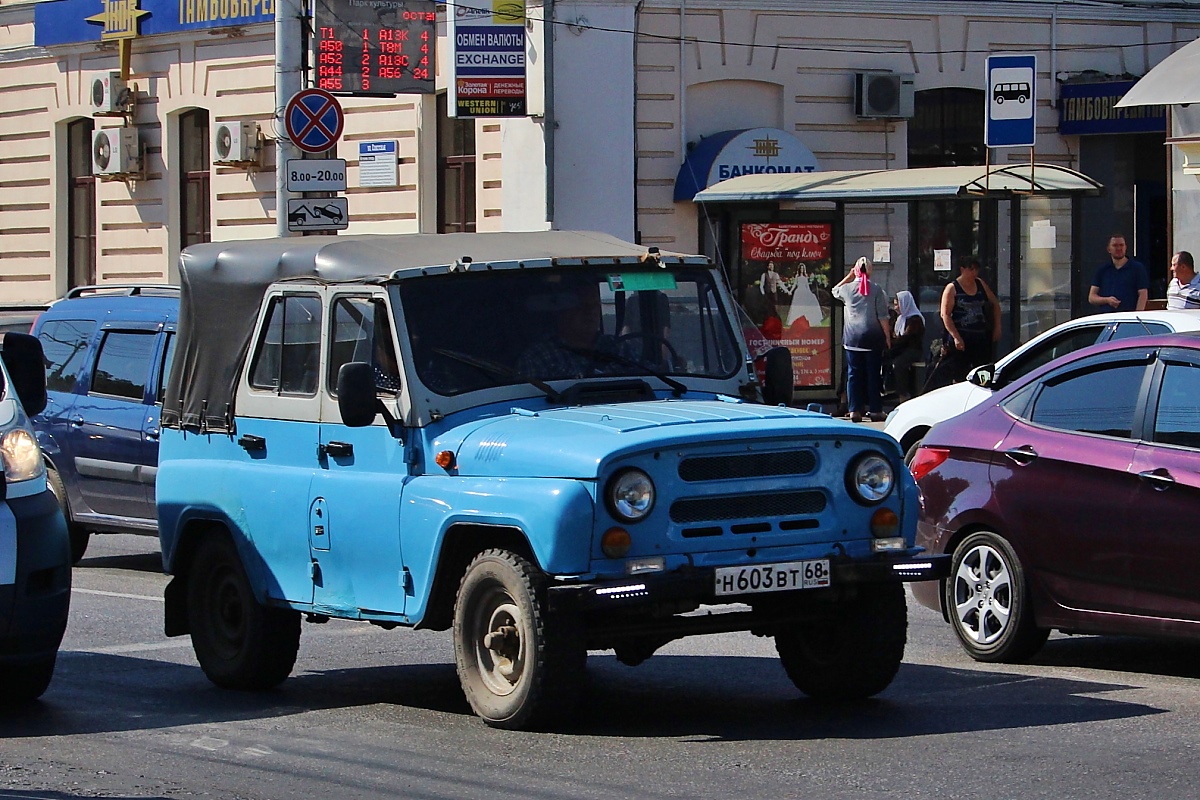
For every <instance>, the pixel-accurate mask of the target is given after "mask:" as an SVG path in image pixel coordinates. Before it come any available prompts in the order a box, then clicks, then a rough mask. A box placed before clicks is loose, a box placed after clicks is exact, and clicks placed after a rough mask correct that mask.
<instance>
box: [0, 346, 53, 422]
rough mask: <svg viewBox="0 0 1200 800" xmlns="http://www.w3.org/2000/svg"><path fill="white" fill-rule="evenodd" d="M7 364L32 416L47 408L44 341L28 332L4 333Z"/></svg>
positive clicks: (10, 374) (14, 383)
mask: <svg viewBox="0 0 1200 800" xmlns="http://www.w3.org/2000/svg"><path fill="white" fill-rule="evenodd" d="M3 358H4V366H5V367H6V368H7V369H8V374H9V377H11V378H12V382H13V388H14V389H15V390H16V392H17V398H18V399H19V400H20V401H21V406H22V407H24V409H25V413H26V414H28V415H29V416H31V417H32V416H34V415H36V414H40V413H42V412H43V411H44V410H45V409H46V357H45V356H44V355H43V354H42V343H41V342H39V341H38V339H37V337H36V336H30V335H29V334H28V333H15V332H13V331H9V332H8V333H5V334H4V352H3Z"/></svg>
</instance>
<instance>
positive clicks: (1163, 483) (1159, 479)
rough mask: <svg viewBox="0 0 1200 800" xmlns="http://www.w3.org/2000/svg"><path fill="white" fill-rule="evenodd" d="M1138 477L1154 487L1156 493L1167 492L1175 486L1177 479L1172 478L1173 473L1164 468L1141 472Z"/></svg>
mask: <svg viewBox="0 0 1200 800" xmlns="http://www.w3.org/2000/svg"><path fill="white" fill-rule="evenodd" d="M1138 477H1139V478H1141V479H1142V480H1144V481H1145V482H1146V483H1148V484H1150V485H1151V486H1153V487H1154V491H1156V492H1165V491H1166V490H1167V489H1170V488H1171V487H1172V486H1174V485H1175V479H1174V478H1172V477H1171V473H1169V472H1167V471H1166V470H1165V469H1163V468H1162V467H1159V468H1158V469H1148V470H1146V471H1145V472H1139V473H1138Z"/></svg>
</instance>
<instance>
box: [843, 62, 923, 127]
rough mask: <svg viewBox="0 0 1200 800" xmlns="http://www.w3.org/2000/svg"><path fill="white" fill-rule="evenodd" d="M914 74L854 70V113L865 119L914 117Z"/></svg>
mask: <svg viewBox="0 0 1200 800" xmlns="http://www.w3.org/2000/svg"><path fill="white" fill-rule="evenodd" d="M915 81H916V76H914V75H899V74H896V73H893V72H856V73H854V113H855V114H856V115H858V116H859V117H862V118H865V119H872V118H874V119H909V118H911V117H912V116H913V97H914V94H915V88H914V87H915Z"/></svg>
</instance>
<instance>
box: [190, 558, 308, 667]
mask: <svg viewBox="0 0 1200 800" xmlns="http://www.w3.org/2000/svg"><path fill="white" fill-rule="evenodd" d="M187 594H188V623H189V625H190V627H191V631H192V648H193V649H194V650H195V651H196V659H197V660H198V661H199V662H200V668H201V669H203V670H204V674H205V675H207V676H208V679H209V680H210V681H212V682H213V683H215V684H216V685H217V686H221V687H223V688H226V689H250V690H253V689H269V688H270V687H272V686H275V685H276V684H278V683H280V682H281V681H283V679H284V678H286V677H287V676H288V674H289V673H291V671H292V667H293V665H295V663H296V651H297V650H298V649H299V647H300V614H299V613H298V612H296V611H292V610H290V609H283V608H268V607H267V606H264V605H261V604H260V603H259V602H258V601H257V600H256V599H255V597H254V590H253V589H252V588H251V586H250V581H249V580H248V579H247V578H246V571H245V569H243V567H242V562H241V559H240V558H238V553H237V548H235V547H234V545H233V542H232V541H230V540H229V539H228V538H226V537H225V536H217V535H210V536H207V537H206V538H205V539H204V541H202V542H201V543H200V547H199V551H198V552H197V553H196V560H195V562H194V564H193V567H192V570H191V574H190V575H189V576H188V589H187Z"/></svg>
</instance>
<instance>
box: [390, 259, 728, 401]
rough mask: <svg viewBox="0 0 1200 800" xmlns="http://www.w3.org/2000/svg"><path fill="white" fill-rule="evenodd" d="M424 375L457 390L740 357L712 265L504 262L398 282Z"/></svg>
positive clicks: (650, 371)
mask: <svg viewBox="0 0 1200 800" xmlns="http://www.w3.org/2000/svg"><path fill="white" fill-rule="evenodd" d="M395 291H396V292H397V293H398V295H399V299H400V304H401V306H402V307H403V310H404V319H405V323H406V324H407V326H408V340H409V341H410V342H411V345H412V351H413V353H412V354H413V361H414V363H415V365H416V369H417V374H418V377H419V378H420V380H421V382H422V383H423V384H425V386H427V387H428V388H429V389H431V390H433V391H435V392H437V393H439V394H442V395H446V396H452V395H457V394H462V393H464V392H470V391H475V390H478V389H484V388H488V387H492V386H500V385H508V384H517V383H532V384H534V385H535V386H536V385H538V384H539V383H543V384H544V383H545V382H546V381H557V380H581V379H587V378H610V377H624V378H634V377H648V376H658V377H659V378H660V379H662V380H663V381H664V382H666V383H667V384H668V386H670V387H671V388H675V387H677V386H678V385H679V384H678V383H677V381H679V380H680V379H686V378H687V377H705V378H728V377H730V376H732V375H733V374H734V373H736V372H737V371H738V370H739V369H740V368H741V367H742V364H741V356H740V354H739V352H740V351H739V347H738V343H737V340H736V338H735V335H734V333H733V328H732V326H731V325H730V321H729V319H728V318H727V316H726V311H725V307H724V306H723V304H722V303H721V298H720V295H719V293H718V292H717V287H716V286H715V285H714V283H713V275H712V273H711V272H709V271H707V270H703V269H689V268H682V269H675V270H668V269H661V268H658V267H654V268H651V269H647V270H645V271H634V272H630V271H621V272H614V271H612V270H611V268H610V269H607V270H606V269H604V268H601V267H591V266H577V267H571V268H561V269H529V270H524V269H501V270H490V271H487V272H480V273H465V274H464V273H451V274H448V275H441V276H425V277H422V278H420V279H417V280H403V281H400V282H399V284H398V285H397V286H396V289H395Z"/></svg>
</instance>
